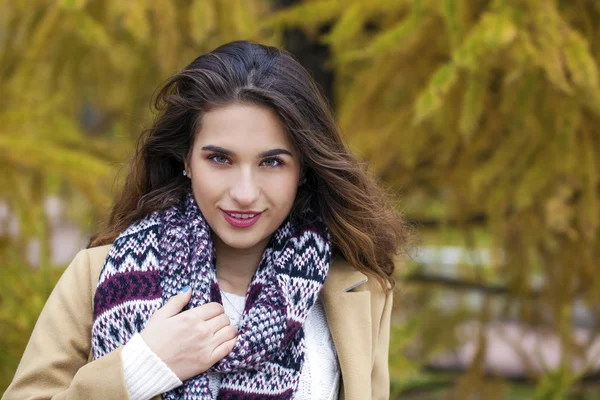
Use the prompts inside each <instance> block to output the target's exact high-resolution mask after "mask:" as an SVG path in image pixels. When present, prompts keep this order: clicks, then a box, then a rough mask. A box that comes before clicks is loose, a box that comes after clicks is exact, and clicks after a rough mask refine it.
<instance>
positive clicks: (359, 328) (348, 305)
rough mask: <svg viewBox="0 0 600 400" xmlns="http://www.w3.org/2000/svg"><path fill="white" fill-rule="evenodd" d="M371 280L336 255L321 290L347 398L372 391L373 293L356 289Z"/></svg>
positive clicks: (360, 397)
mask: <svg viewBox="0 0 600 400" xmlns="http://www.w3.org/2000/svg"><path fill="white" fill-rule="evenodd" d="M367 281H368V278H367V276H366V275H365V274H363V273H362V272H360V271H358V270H357V269H355V268H354V267H352V265H351V264H350V263H349V262H348V261H346V260H344V259H343V258H341V257H335V258H334V259H333V261H332V263H331V266H330V268H329V273H328V274H327V278H326V279H325V283H324V285H323V289H322V291H321V301H322V302H323V308H324V310H325V315H326V317H327V323H328V325H329V331H330V332H331V337H332V338H333V342H334V344H335V347H336V351H337V356H338V360H339V363H340V369H341V372H342V384H343V393H344V397H345V398H346V399H354V398H356V399H366V398H369V396H370V394H371V386H370V382H371V364H372V354H371V352H372V321H371V293H370V292H369V291H368V290H362V291H358V290H356V289H358V288H359V287H360V286H361V285H362V284H364V283H366V282H367ZM340 398H342V397H340Z"/></svg>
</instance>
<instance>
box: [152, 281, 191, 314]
mask: <svg viewBox="0 0 600 400" xmlns="http://www.w3.org/2000/svg"><path fill="white" fill-rule="evenodd" d="M191 298H192V289H191V288H190V287H189V286H186V287H184V288H183V289H182V290H181V292H179V294H176V295H175V296H172V297H171V298H170V299H169V300H167V302H166V303H165V305H164V306H162V307H161V308H160V309H159V310H158V311H157V312H156V313H155V314H159V315H160V316H162V317H164V318H169V317H172V316H174V315H177V314H179V313H180V312H181V310H182V309H183V307H185V306H186V304H187V303H189V302H190V299H191Z"/></svg>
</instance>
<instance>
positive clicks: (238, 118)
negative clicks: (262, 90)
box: [196, 104, 293, 152]
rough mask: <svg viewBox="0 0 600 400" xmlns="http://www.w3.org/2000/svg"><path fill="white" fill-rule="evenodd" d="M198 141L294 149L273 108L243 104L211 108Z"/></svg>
mask: <svg viewBox="0 0 600 400" xmlns="http://www.w3.org/2000/svg"><path fill="white" fill-rule="evenodd" d="M196 143H198V144H201V145H205V144H210V145H215V146H220V147H224V148H228V149H230V150H233V149H234V148H235V149H240V150H246V151H247V150H251V149H254V150H257V151H259V152H262V151H265V150H270V149H271V148H283V149H286V150H289V151H292V150H293V146H292V143H291V141H290V138H289V135H288V134H287V132H286V130H285V127H284V126H283V124H282V123H281V121H280V119H279V117H278V116H277V114H276V113H275V112H274V111H273V110H271V109H269V108H267V107H260V106H254V105H242V104H234V105H229V106H225V107H218V108H212V109H211V110H210V111H208V112H206V113H205V114H204V115H203V117H202V123H201V126H200V129H199V130H198V132H197V133H196ZM266 147H268V148H266ZM234 151H235V150H234Z"/></svg>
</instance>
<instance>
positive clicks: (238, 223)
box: [221, 210, 262, 228]
mask: <svg viewBox="0 0 600 400" xmlns="http://www.w3.org/2000/svg"><path fill="white" fill-rule="evenodd" d="M221 211H222V212H223V217H224V218H225V220H226V221H227V222H229V224H230V225H232V226H233V227H235V228H249V227H251V226H252V225H254V224H255V223H256V222H257V221H258V219H259V218H260V216H261V214H262V212H257V211H234V210H221ZM247 215H251V217H247Z"/></svg>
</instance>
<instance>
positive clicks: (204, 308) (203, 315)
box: [181, 302, 225, 321]
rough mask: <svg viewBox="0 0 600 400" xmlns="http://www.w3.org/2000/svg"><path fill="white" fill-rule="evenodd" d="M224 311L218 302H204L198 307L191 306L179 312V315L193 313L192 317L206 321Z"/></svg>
mask: <svg viewBox="0 0 600 400" xmlns="http://www.w3.org/2000/svg"><path fill="white" fill-rule="evenodd" d="M224 312H225V310H224V309H223V306H222V305H221V304H219V303H215V302H212V303H206V304H202V305H201V306H199V307H195V308H192V309H191V310H186V311H184V312H182V313H181V315H184V314H187V315H193V316H194V318H198V319H201V320H203V321H208V320H209V319H211V318H214V317H216V316H218V315H221V314H223V313H224Z"/></svg>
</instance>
